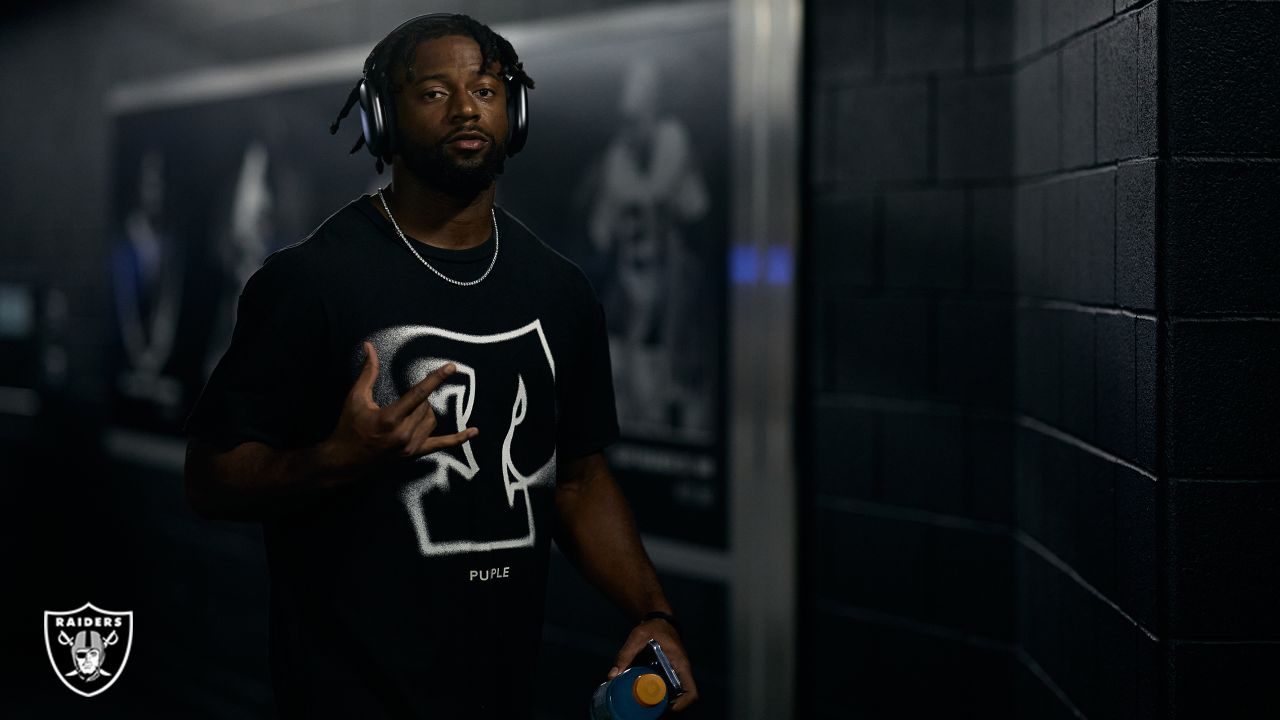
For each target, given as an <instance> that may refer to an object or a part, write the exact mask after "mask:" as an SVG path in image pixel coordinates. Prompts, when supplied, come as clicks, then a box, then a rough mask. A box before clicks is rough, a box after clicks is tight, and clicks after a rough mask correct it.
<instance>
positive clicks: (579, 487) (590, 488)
mask: <svg viewBox="0 0 1280 720" xmlns="http://www.w3.org/2000/svg"><path fill="white" fill-rule="evenodd" d="M556 506H557V509H558V511H559V516H560V527H559V528H558V532H557V543H558V544H559V545H560V548H561V550H563V551H564V553H565V555H567V556H568V557H569V560H570V561H571V562H572V563H573V564H574V565H575V566H576V567H577V568H578V570H579V572H581V573H582V575H583V576H584V577H586V578H587V580H588V581H589V582H591V583H592V584H593V585H595V586H596V587H597V588H599V589H600V590H601V592H603V593H604V594H605V595H606V596H607V597H608V598H609V599H610V600H611V601H613V603H614V604H615V605H617V606H618V607H619V608H620V609H622V611H623V612H624V613H626V614H627V617H628V618H629V619H630V620H632V621H633V622H634V621H637V620H639V619H640V618H641V617H643V616H644V614H645V613H647V612H652V611H655V610H660V611H662V612H668V613H669V612H672V610H671V605H670V604H669V603H668V602H667V598H666V596H665V595H664V594H663V592H662V586H661V585H660V584H659V583H658V576H657V573H656V572H655V570H654V567H653V563H652V562H650V560H649V556H648V555H647V554H645V551H644V546H643V545H642V544H641V542H640V535H639V533H638V532H637V530H636V524H635V519H634V517H633V516H632V514H631V508H630V507H629V506H628V505H627V500H626V497H625V496H624V495H623V494H622V490H621V488H619V487H618V484H617V483H616V482H615V481H614V479H613V478H612V477H611V476H610V475H609V472H608V470H607V469H604V468H603V465H602V466H601V468H600V469H598V470H596V471H595V472H594V473H593V475H592V477H590V478H589V479H585V480H583V481H582V482H577V483H572V484H570V485H568V487H567V488H564V487H562V488H560V489H557V492H556Z"/></svg>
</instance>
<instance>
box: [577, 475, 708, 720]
mask: <svg viewBox="0 0 1280 720" xmlns="http://www.w3.org/2000/svg"><path fill="white" fill-rule="evenodd" d="M556 511H557V514H558V520H559V522H558V523H557V525H556V534H555V538H556V544H557V545H559V546H560V549H561V550H562V551H563V552H564V554H565V555H566V556H567V557H568V558H569V561H570V562H572V563H573V565H574V567H576V568H577V569H578V571H579V572H581V573H582V575H583V576H584V577H585V578H586V579H587V581H588V582H590V583H591V584H592V585H595V586H596V587H597V588H599V589H600V591H601V592H603V593H604V594H605V596H606V597H608V598H609V599H610V600H611V601H612V602H613V604H614V605H617V606H618V607H619V608H620V609H621V610H622V611H623V612H624V613H626V614H627V617H628V618H629V619H630V620H631V621H632V622H633V623H634V622H637V621H639V620H640V618H642V617H644V615H645V614H646V613H649V612H654V611H660V612H664V613H669V614H674V613H673V612H672V608H671V605H670V603H668V602H667V598H666V595H664V594H663V592H662V586H661V584H660V583H659V582H658V574H657V572H656V571H655V570H654V567H653V563H652V562H650V560H649V556H648V555H647V554H645V551H644V546H643V545H642V544H641V542H640V534H639V532H638V531H637V530H636V524H635V518H634V517H633V516H632V514H631V508H630V506H628V505H627V499H626V497H625V496H624V495H623V494H622V489H621V488H619V487H618V483H617V482H615V481H614V479H613V476H612V475H611V474H610V473H609V468H608V465H606V464H605V461H604V455H603V454H601V453H594V454H591V455H586V456H584V457H580V458H575V459H573V460H569V461H567V462H565V463H563V464H562V465H561V467H560V470H559V472H558V473H557V479H556ZM650 638H653V639H654V640H657V641H658V643H659V644H661V645H662V649H663V651H665V652H666V654H667V657H668V659H670V660H671V665H672V666H673V667H674V668H675V670H676V674H677V675H678V676H679V677H680V682H681V684H683V685H684V688H685V693H684V694H683V695H681V696H680V697H679V698H678V699H677V700H676V702H675V704H674V705H673V706H672V709H673V710H676V711H680V710H684V709H685V708H686V707H688V706H689V705H690V704H691V703H692V702H694V701H695V700H697V699H698V687H697V685H696V684H695V683H694V680H693V670H692V667H691V666H690V664H689V658H688V655H687V654H686V653H685V650H684V643H683V642H681V639H680V635H679V633H678V632H676V629H675V628H674V627H673V626H672V625H671V624H670V623H668V622H667V621H665V620H660V619H654V620H648V621H645V622H643V623H640V624H638V625H636V626H635V628H634V629H633V630H632V631H631V634H630V636H628V637H627V640H626V642H624V643H623V645H622V649H621V650H619V651H618V656H617V658H615V660H614V663H613V668H612V669H610V670H609V678H610V679H612V678H613V677H614V676H615V675H617V674H618V673H620V672H622V671H623V670H625V669H626V668H627V667H628V666H629V665H630V664H631V661H632V659H633V658H634V657H635V656H636V654H637V653H639V652H640V651H641V650H643V649H644V647H645V644H646V643H648V641H649V639H650Z"/></svg>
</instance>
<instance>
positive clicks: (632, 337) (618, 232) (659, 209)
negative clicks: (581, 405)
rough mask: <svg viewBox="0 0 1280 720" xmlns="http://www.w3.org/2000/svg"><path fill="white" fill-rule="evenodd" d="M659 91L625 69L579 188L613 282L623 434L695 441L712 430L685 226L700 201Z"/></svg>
mask: <svg viewBox="0 0 1280 720" xmlns="http://www.w3.org/2000/svg"><path fill="white" fill-rule="evenodd" d="M661 85H662V78H661V75H660V72H659V69H658V67H657V65H656V64H655V63H654V62H652V61H649V60H643V59H642V60H638V61H636V62H634V63H632V64H631V65H630V66H629V67H628V69H627V72H626V75H625V77H624V79H623V82H622V93H621V97H620V103H619V109H620V111H621V114H622V117H623V122H622V123H621V125H620V126H619V129H618V131H617V133H616V135H615V136H614V137H613V139H612V140H611V141H610V142H609V144H608V146H607V147H606V148H605V150H604V152H603V154H602V156H601V157H600V158H599V159H598V160H597V162H596V164H595V166H594V167H593V168H592V170H591V172H590V174H589V175H588V177H587V178H586V179H585V180H584V182H583V187H584V188H588V192H591V193H592V194H593V199H592V203H591V209H590V216H589V221H588V222H589V228H588V233H589V236H590V238H591V243H592V245H593V247H594V249H595V250H596V251H597V252H600V253H602V254H604V255H605V256H607V257H609V258H611V263H610V264H611V265H612V272H613V274H614V275H615V278H616V282H615V283H613V284H611V286H610V287H609V289H608V290H606V291H605V297H604V298H603V301H604V303H605V308H606V314H607V316H608V317H609V319H610V327H609V351H610V354H611V356H612V358H613V362H614V387H615V390H616V392H617V402H618V419H619V422H620V423H621V425H622V427H623V432H624V433H625V434H628V435H632V436H637V437H668V438H673V439H687V440H704V439H705V438H706V437H707V436H709V435H710V434H711V433H712V432H714V430H715V427H714V398H715V392H716V388H715V383H714V379H715V369H714V368H712V367H710V362H711V361H712V359H713V358H714V357H715V354H714V352H713V351H712V350H711V349H710V348H704V347H702V346H703V345H704V344H708V343H714V338H715V336H716V335H715V332H714V325H713V323H714V318H713V317H711V313H710V310H711V308H709V307H706V306H705V303H700V302H699V297H700V295H699V287H700V284H701V283H703V282H705V278H706V273H707V272H708V271H709V270H710V268H706V267H703V265H704V263H703V262H702V261H701V260H700V259H699V257H698V254H697V253H695V252H693V251H692V249H691V248H690V246H689V242H690V240H689V237H688V235H687V234H686V232H685V228H686V227H687V226H688V225H689V224H690V223H693V222H695V221H697V220H700V219H701V218H702V217H703V216H705V215H706V213H707V211H708V205H709V199H708V193H707V187H706V184H705V182H704V180H703V175H702V173H701V172H700V170H699V167H698V162H697V159H696V157H695V156H694V153H693V151H692V147H691V140H690V132H689V129H688V128H687V127H686V126H685V124H684V123H683V122H682V121H681V120H680V119H679V118H676V117H674V116H672V115H669V114H664V113H663V112H662V109H661Z"/></svg>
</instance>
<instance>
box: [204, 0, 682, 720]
mask: <svg viewBox="0 0 1280 720" xmlns="http://www.w3.org/2000/svg"><path fill="white" fill-rule="evenodd" d="M532 86H533V82H532V80H530V79H529V78H528V76H527V75H526V74H525V73H524V71H523V69H522V66H521V63H520V62H519V60H518V58H517V56H516V53H515V51H514V50H513V49H512V48H511V45H510V43H508V42H507V41H506V40H505V39H503V38H502V37H501V36H498V35H497V34H495V33H493V32H492V31H491V30H490V29H489V28H488V27H486V26H484V25H482V24H480V23H478V22H476V21H474V20H472V19H471V18H469V17H466V16H463V15H451V16H441V15H432V16H423V17H422V18H417V19H415V20H413V21H410V22H408V23H406V24H405V25H402V26H401V27H399V28H397V29H396V30H395V31H394V32H392V34H391V35H389V36H388V37H387V38H386V39H384V40H383V41H382V42H381V43H379V44H378V45H377V46H376V47H375V48H374V50H373V52H372V53H371V54H370V57H369V60H368V61H367V62H366V65H365V77H364V79H363V80H362V85H357V88H356V90H353V91H352V97H351V98H349V99H348V103H347V106H346V108H344V110H343V115H345V114H346V110H347V109H349V108H350V107H351V106H352V104H353V103H354V100H355V98H356V97H357V96H361V103H362V111H363V114H364V116H363V118H362V119H363V120H364V123H365V126H366V133H365V137H364V138H363V139H364V140H367V141H372V142H371V144H370V149H371V150H372V151H374V154H375V155H376V156H377V157H378V158H379V159H378V167H379V169H381V167H382V163H383V162H384V161H389V162H390V165H391V168H392V173H391V175H392V178H391V183H390V185H389V186H388V187H387V188H386V189H385V190H381V191H379V192H378V193H376V194H375V195H373V196H368V195H366V196H362V197H361V198H359V199H357V200H356V201H354V202H352V203H351V204H350V205H348V206H347V207H345V208H343V209H342V210H340V211H339V212H337V213H336V214H334V215H333V216H332V217H330V218H329V219H328V220H326V221H325V222H324V223H323V224H322V225H321V226H320V227H319V228H318V229H317V230H316V231H315V232H314V233H313V234H312V235H311V236H310V237H308V238H307V239H306V240H305V241H303V242H300V243H298V244H296V245H293V246H290V247H288V248H285V249H283V250H281V251H279V252H277V253H274V254H273V255H272V256H271V257H269V258H268V259H267V261H266V262H265V263H264V264H263V266H262V268H261V269H259V270H258V271H257V272H256V273H255V274H254V275H253V277H251V278H250V279H249V281H248V282H247V283H246V285H245V289H244V292H243V293H242V295H241V298H240V305H239V310H238V316H237V321H236V327H235V330H234V332H233V337H232V341H231V345H230V347H229V348H228V349H227V352H226V354H225V355H224V357H223V358H222V360H221V361H220V362H219V364H218V367H217V369H216V370H215V371H214V373H213V375H212V376H211V377H210V379H209V383H208V385H207V386H206V388H205V390H204V392H203V393H202V395H201V397H200V400H199V401H198V403H197V405H196V407H195V409H194V410H193V411H192V414H191V417H190V418H189V419H188V424H187V430H188V433H189V434H190V435H191V442H190V445H189V447H188V453H187V466H186V483H187V490H188V495H189V497H190V499H191V502H192V504H193V506H194V507H195V508H196V509H197V510H198V511H199V512H200V513H201V514H203V515H206V516H211V517H222V518H240V519H260V520H263V521H264V534H265V539H266V544H267V554H268V560H269V563H270V568H271V590H272V592H271V665H272V675H273V684H274V686H275V689H276V694H277V699H278V704H279V706H280V709H281V711H282V713H283V714H284V715H286V716H289V717H294V716H299V717H300V716H342V717H361V718H371V717H409V716H413V717H428V718H450V719H452V718H489V717H493V718H497V717H502V718H512V717H529V716H530V714H531V702H532V677H533V667H534V661H535V658H536V651H537V646H538V644H539V643H540V639H541V636H540V632H541V624H542V619H543V602H544V601H543V597H544V590H545V583H546V573H547V565H548V554H549V548H550V539H551V536H552V535H553V534H554V537H555V539H556V542H557V544H558V545H559V546H560V548H561V549H562V550H563V551H564V553H565V554H566V556H567V557H568V558H569V559H570V560H571V561H572V562H573V563H574V564H575V566H577V567H578V568H579V570H580V571H581V572H582V573H583V574H584V575H585V576H586V577H587V579H588V580H590V581H591V582H592V583H593V584H595V585H596V586H597V587H599V588H600V589H601V590H602V591H603V592H604V593H605V594H606V595H607V596H608V597H609V598H610V599H611V600H612V601H613V602H614V603H615V604H617V605H618V606H619V607H620V608H621V609H622V610H623V611H624V612H626V613H627V614H628V616H629V617H631V618H632V619H633V620H635V621H636V622H637V624H636V626H635V628H634V629H633V630H632V632H631V633H630V635H629V636H628V637H627V638H626V640H625V641H624V642H623V645H622V648H621V650H620V651H619V652H618V654H617V657H616V659H615V662H614V665H615V667H614V668H612V669H610V671H609V673H608V676H609V677H612V676H613V675H615V674H617V672H619V671H620V670H621V669H625V668H626V667H627V666H628V664H629V663H630V662H631V660H632V659H633V658H634V657H635V655H636V654H637V653H638V652H639V651H640V650H641V649H642V648H643V647H644V644H645V643H646V642H647V641H648V640H649V639H650V638H654V639H656V640H658V642H660V643H661V644H662V646H663V648H664V649H665V650H667V652H668V654H669V655H670V657H671V659H672V661H673V664H674V665H675V667H676V669H677V671H678V673H679V675H680V677H681V679H682V680H683V683H684V685H685V687H686V689H687V692H686V693H685V694H684V695H683V696H681V697H680V698H679V699H678V700H677V702H676V704H675V709H676V710H683V709H684V708H685V707H687V706H688V705H689V704H690V703H691V702H693V701H694V700H695V699H696V698H697V689H696V685H695V684H694V680H693V677H692V674H691V668H690V665H689V662H688V659H687V657H686V655H685V652H684V649H683V646H682V643H681V640H680V636H679V634H678V632H677V630H676V629H675V627H674V624H673V623H674V617H672V616H671V613H672V609H671V606H670V604H669V603H668V602H667V600H666V598H665V596H664V594H663V592H662V588H661V587H660V585H659V583H658V581H657V578H656V575H655V573H654V569H653V566H652V564H651V563H650V562H649V560H648V558H647V557H646V555H645V552H644V550H643V547H642V546H641V544H640V541H639V537H638V534H637V532H636V529H635V524H634V522H633V519H632V516H631V513H630V510H629V509H628V507H627V504H626V501H625V499H624V497H623V495H622V493H621V492H620V490H619V488H618V486H617V484H616V483H615V482H614V481H613V479H612V477H611V476H610V474H609V471H608V468H607V467H606V465H605V462H604V459H603V456H602V454H601V449H602V448H603V447H604V446H606V445H607V444H609V443H610V442H613V441H614V440H615V439H616V438H617V434H618V430H617V421H616V416H615V411H614V402H613V390H612V386H611V379H610V368H609V357H608V344H607V339H606V336H605V324H604V315H603V311H602V309H601V306H600V303H599V301H598V300H597V299H596V297H595V295H594V293H593V292H592V290H591V287H590V285H589V284H588V282H587V280H586V278H585V277H584V276H583V274H582V273H581V271H580V270H579V269H578V268H577V267H576V266H575V265H573V264H572V263H570V262H569V261H568V260H566V259H565V258H563V257H562V256H560V255H559V254H558V253H556V252H554V251H553V250H551V249H550V248H549V247H548V246H546V245H545V244H543V243H542V242H541V241H540V240H538V239H537V238H536V237H535V236H534V235H533V234H532V233H531V232H530V231H529V230H528V229H526V228H525V227H524V226H523V225H521V224H520V223H519V222H518V221H517V220H516V219H515V218H514V217H512V216H511V215H510V214H508V213H506V212H505V211H503V210H502V209H501V208H495V206H494V204H493V198H494V192H495V181H494V178H495V176H496V175H497V174H498V173H500V172H501V170H502V167H503V161H504V156H505V155H506V153H507V147H508V143H509V142H511V140H512V137H513V135H512V133H511V132H510V130H511V124H510V123H509V118H508V102H507V101H508V97H507V96H508V93H509V92H520V93H523V92H524V90H525V88H529V87H532ZM380 102H381V103H383V104H382V105H378V103H380ZM341 117H342V116H339V120H341ZM383 121H385V128H384V129H385V130H386V132H387V134H386V135H385V136H384V135H381V134H379V132H378V127H381V124H380V123H382V122H383ZM370 128H372V129H373V132H369V130H370ZM335 129H336V123H335ZM522 141H523V138H522V137H520V138H519V140H518V142H522ZM358 147H359V144H357V148H358ZM586 702H587V699H586V698H585V697H584V713H585V712H586V710H585V703H586Z"/></svg>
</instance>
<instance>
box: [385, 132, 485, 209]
mask: <svg viewBox="0 0 1280 720" xmlns="http://www.w3.org/2000/svg"><path fill="white" fill-rule="evenodd" d="M399 139H400V140H401V143H400V145H399V147H400V150H398V151H397V153H396V154H397V155H399V158H400V161H401V162H402V163H404V166H405V168H407V169H408V170H409V172H410V173H412V174H413V176H414V177H416V178H418V179H419V180H420V181H422V183H423V184H425V185H427V186H428V187H430V188H432V189H434V190H437V191H439V192H442V193H445V194H447V195H453V196H455V197H461V198H471V197H475V196H476V195H477V194H479V193H480V191H482V190H484V189H485V188H487V187H489V185H490V184H492V183H493V181H494V179H495V178H496V177H497V176H498V175H501V174H502V171H503V170H504V165H505V160H506V157H507V144H506V143H505V142H497V141H496V140H494V141H491V142H489V143H488V144H487V145H485V148H484V150H481V151H480V152H478V153H472V154H471V155H470V157H466V158H460V157H458V156H457V155H452V154H449V153H448V151H447V149H446V145H447V143H443V142H442V143H437V144H435V145H428V146H423V145H414V144H412V143H409V142H406V141H405V140H404V137H403V136H401V137H400V138H399ZM490 139H491V140H492V138H490Z"/></svg>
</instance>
